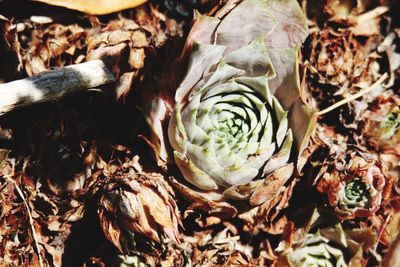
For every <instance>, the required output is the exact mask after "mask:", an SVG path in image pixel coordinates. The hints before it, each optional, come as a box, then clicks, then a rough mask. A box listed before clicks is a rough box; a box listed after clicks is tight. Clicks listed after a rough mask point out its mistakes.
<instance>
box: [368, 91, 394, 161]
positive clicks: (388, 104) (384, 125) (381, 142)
mask: <svg viewBox="0 0 400 267" xmlns="http://www.w3.org/2000/svg"><path fill="white" fill-rule="evenodd" d="M364 122H365V126H364V129H363V135H364V136H365V137H366V138H367V140H368V142H369V143H370V144H371V145H373V146H374V147H376V148H377V149H378V150H380V151H381V152H384V153H385V152H386V153H395V154H397V155H400V98H399V97H398V96H397V95H394V94H393V92H391V91H388V93H386V94H385V95H381V96H379V97H378V98H377V100H376V101H375V102H374V103H372V105H370V108H369V109H368V110H367V111H366V112H365V116H364Z"/></svg>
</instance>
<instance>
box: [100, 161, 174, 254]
mask: <svg viewBox="0 0 400 267" xmlns="http://www.w3.org/2000/svg"><path fill="white" fill-rule="evenodd" d="M137 160H138V157H135V158H134V160H133V162H127V163H125V164H124V165H123V167H122V169H120V170H119V169H118V168H117V169H116V170H112V171H111V172H110V173H109V172H108V171H105V172H104V175H106V176H107V177H108V183H107V185H106V188H105V191H104V192H102V196H101V198H100V202H99V219H100V223H101V225H102V228H103V231H104V234H105V235H106V237H107V238H108V239H109V240H110V241H111V242H112V243H113V244H114V245H115V246H117V247H118V248H119V249H120V251H121V252H129V251H130V250H132V249H134V247H132V237H133V236H134V235H135V234H140V235H142V236H145V237H147V238H149V239H151V240H153V241H155V242H167V240H170V241H173V242H176V243H179V242H180V238H179V231H178V225H180V224H181V221H180V214H179V211H178V208H177V206H176V203H175V199H174V192H173V191H172V189H171V187H170V186H169V185H168V183H166V181H165V180H164V178H163V176H162V175H160V174H157V173H146V172H144V171H142V169H141V167H140V165H139V164H138V162H137Z"/></svg>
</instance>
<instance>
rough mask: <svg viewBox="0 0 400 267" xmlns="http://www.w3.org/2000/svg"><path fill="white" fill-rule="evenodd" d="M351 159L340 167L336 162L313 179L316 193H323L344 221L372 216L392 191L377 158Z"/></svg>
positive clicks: (359, 156)
mask: <svg viewBox="0 0 400 267" xmlns="http://www.w3.org/2000/svg"><path fill="white" fill-rule="evenodd" d="M353 154H354V153H353ZM350 157H351V158H350V161H349V162H348V163H347V164H345V165H343V166H342V165H341V163H338V162H336V166H335V167H333V166H331V167H328V169H326V168H322V171H321V172H320V176H319V177H318V178H317V180H316V185H317V189H318V191H320V192H321V193H323V194H326V196H327V198H328V201H329V204H330V205H331V206H332V207H333V208H334V210H335V213H336V215H337V216H338V217H339V218H340V219H343V220H344V219H352V218H357V217H370V216H372V215H373V214H374V213H375V212H376V211H377V210H379V209H380V207H381V205H382V203H383V202H384V201H385V200H387V199H388V198H389V196H390V194H391V189H392V182H391V181H392V180H391V179H390V177H388V176H387V174H386V173H385V171H384V169H383V167H382V165H381V163H380V162H379V160H378V159H377V158H375V157H373V156H371V155H370V156H369V157H367V156H365V155H362V154H357V155H350ZM335 168H336V169H335Z"/></svg>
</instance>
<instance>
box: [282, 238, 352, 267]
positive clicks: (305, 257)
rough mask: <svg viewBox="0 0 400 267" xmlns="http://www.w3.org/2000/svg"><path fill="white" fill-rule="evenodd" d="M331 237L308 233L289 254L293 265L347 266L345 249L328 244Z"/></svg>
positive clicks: (301, 266) (312, 266) (299, 266)
mask: <svg viewBox="0 0 400 267" xmlns="http://www.w3.org/2000/svg"><path fill="white" fill-rule="evenodd" d="M328 242H329V239H327V238H325V237H323V236H321V235H319V234H315V235H312V234H309V235H307V236H306V237H305V238H304V240H303V242H301V244H300V245H299V246H298V247H296V245H295V248H294V249H293V251H292V252H291V253H289V254H288V256H287V260H288V262H289V263H290V266H293V267H314V266H324V267H344V266H347V264H346V262H345V260H344V255H343V251H341V250H340V249H338V248H335V247H334V246H332V245H330V244H328Z"/></svg>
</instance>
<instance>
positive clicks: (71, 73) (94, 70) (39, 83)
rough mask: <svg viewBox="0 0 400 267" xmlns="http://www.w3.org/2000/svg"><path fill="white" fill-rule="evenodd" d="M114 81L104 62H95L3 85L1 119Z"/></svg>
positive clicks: (0, 106)
mask: <svg viewBox="0 0 400 267" xmlns="http://www.w3.org/2000/svg"><path fill="white" fill-rule="evenodd" d="M113 81H115V77H114V74H113V73H112V72H111V71H110V70H109V69H108V68H107V66H106V65H105V64H104V62H103V61H101V60H93V61H88V62H85V63H81V64H76V65H70V66H67V67H64V68H60V69H56V70H51V71H48V72H43V73H40V74H38V75H37V76H33V77H29V78H26V79H22V80H17V81H13V82H9V83H4V84H0V116H1V115H3V114H5V113H7V112H9V111H11V110H14V109H17V108H20V107H25V106H29V105H32V104H35V103H41V102H47V101H56V100H59V99H60V98H62V97H65V96H66V95H69V94H72V93H75V92H79V91H83V90H85V89H89V88H93V87H97V86H100V85H103V84H106V83H110V82H113Z"/></svg>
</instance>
